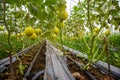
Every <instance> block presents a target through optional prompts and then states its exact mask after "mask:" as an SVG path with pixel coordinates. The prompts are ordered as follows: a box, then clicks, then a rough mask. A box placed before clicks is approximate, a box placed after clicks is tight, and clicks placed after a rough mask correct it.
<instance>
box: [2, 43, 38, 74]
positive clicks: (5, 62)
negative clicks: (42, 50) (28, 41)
mask: <svg viewBox="0 0 120 80" xmlns="http://www.w3.org/2000/svg"><path fill="white" fill-rule="evenodd" d="M37 44H39V43H35V44H33V45H32V46H29V47H27V48H25V49H24V50H22V51H20V52H18V53H17V54H16V55H13V56H12V63H14V62H15V61H16V60H17V58H16V57H18V56H21V55H23V54H26V53H27V52H28V51H29V50H31V49H32V48H33V47H34V46H36V45H37ZM9 64H10V61H9V57H6V58H4V59H2V60H0V72H3V71H4V70H5V69H7V68H8V67H9Z"/></svg>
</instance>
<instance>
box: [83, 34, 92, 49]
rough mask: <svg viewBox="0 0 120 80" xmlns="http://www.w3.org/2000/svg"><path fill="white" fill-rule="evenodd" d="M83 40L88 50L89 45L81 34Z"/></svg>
mask: <svg viewBox="0 0 120 80" xmlns="http://www.w3.org/2000/svg"><path fill="white" fill-rule="evenodd" d="M83 41H84V43H85V45H86V46H87V48H88V50H90V47H89V45H88V43H87V41H86V39H85V37H84V36H83Z"/></svg>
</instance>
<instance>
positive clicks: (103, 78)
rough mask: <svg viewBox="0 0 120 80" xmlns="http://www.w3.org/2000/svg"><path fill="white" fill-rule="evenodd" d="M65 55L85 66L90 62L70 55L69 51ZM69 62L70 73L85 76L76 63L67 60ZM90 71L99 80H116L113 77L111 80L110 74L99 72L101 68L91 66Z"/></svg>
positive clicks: (86, 79)
mask: <svg viewBox="0 0 120 80" xmlns="http://www.w3.org/2000/svg"><path fill="white" fill-rule="evenodd" d="M65 54H66V55H67V56H69V57H71V58H72V59H74V60H75V61H77V62H79V63H83V64H84V65H85V64H86V63H87V62H88V61H87V60H85V59H83V58H80V57H76V56H75V55H74V54H72V53H70V52H69V51H66V52H65ZM67 62H68V67H69V69H70V71H71V72H72V73H74V72H79V73H80V74H81V75H82V76H84V75H85V74H84V73H83V72H82V71H80V68H79V67H77V65H76V64H75V63H74V62H72V61H70V60H69V59H68V60H67ZM88 71H89V72H90V73H91V74H92V75H93V76H95V78H96V79H98V80H115V79H114V78H113V77H111V79H110V76H109V75H108V74H105V73H103V72H101V71H100V70H99V68H96V67H93V66H91V67H90V68H89V69H88ZM84 77H85V80H89V79H88V78H87V76H84Z"/></svg>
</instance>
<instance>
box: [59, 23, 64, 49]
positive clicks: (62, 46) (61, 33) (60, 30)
mask: <svg viewBox="0 0 120 80" xmlns="http://www.w3.org/2000/svg"><path fill="white" fill-rule="evenodd" d="M61 23H62V22H61V21H60V22H59V25H60V24H61ZM62 27H63V26H61V25H60V41H61V44H62V49H63V39H62V37H63V36H62Z"/></svg>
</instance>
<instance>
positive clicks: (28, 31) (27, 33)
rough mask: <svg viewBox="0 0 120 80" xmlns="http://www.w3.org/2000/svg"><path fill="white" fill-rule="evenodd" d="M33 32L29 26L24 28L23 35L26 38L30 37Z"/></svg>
mask: <svg viewBox="0 0 120 80" xmlns="http://www.w3.org/2000/svg"><path fill="white" fill-rule="evenodd" d="M33 32H34V29H33V28H32V27H31V26H29V27H26V28H25V34H26V35H27V36H31V35H32V34H33Z"/></svg>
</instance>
